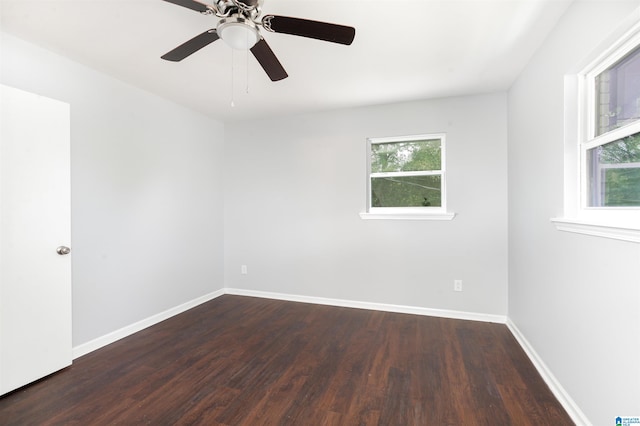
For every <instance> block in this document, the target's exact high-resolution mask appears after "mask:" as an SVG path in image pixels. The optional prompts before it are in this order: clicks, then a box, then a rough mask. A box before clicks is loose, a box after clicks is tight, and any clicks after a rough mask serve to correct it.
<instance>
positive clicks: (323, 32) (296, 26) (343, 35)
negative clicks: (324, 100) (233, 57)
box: [162, 0, 356, 81]
mask: <svg viewBox="0 0 640 426" xmlns="http://www.w3.org/2000/svg"><path fill="white" fill-rule="evenodd" d="M164 1H166V2H169V3H173V4H177V5H178V6H182V7H186V8H188V9H191V10H195V11H196V12H200V13H202V14H203V15H214V16H216V17H218V18H220V20H219V21H218V24H217V26H216V28H215V29H210V30H208V31H205V32H204V33H202V34H199V35H197V36H195V37H194V38H192V39H191V40H189V41H187V42H185V43H183V44H181V45H180V46H178V47H176V48H175V49H173V50H171V51H170V52H167V53H166V54H164V55H162V59H165V60H168V61H174V62H178V61H181V60H183V59H184V58H186V57H187V56H189V55H191V54H193V53H195V52H197V51H198V50H200V49H202V48H203V47H205V46H207V45H209V44H211V43H213V42H214V41H216V40H217V39H219V38H221V39H222V40H223V41H224V42H225V43H226V44H228V45H229V46H231V47H232V48H233V49H241V50H247V49H250V50H251V53H252V54H253V56H254V57H255V58H256V60H257V61H258V63H259V64H260V66H262V68H263V69H264V71H265V72H266V73H267V75H268V76H269V78H270V79H271V80H272V81H278V80H282V79H284V78H286V77H287V76H288V75H287V72H286V71H285V70H284V68H283V67H282V64H280V61H278V58H277V57H276V56H275V54H274V53H273V51H272V50H271V48H270V47H269V45H268V44H267V42H266V41H265V39H264V37H262V35H261V34H260V29H259V27H262V28H264V29H265V30H266V31H268V32H272V33H281V34H290V35H295V36H300V37H306V38H313V39H316V40H322V41H329V42H332V43H339V44H344V45H349V44H351V43H352V42H353V39H354V37H355V34H356V30H355V28H353V27H348V26H345V25H338V24H330V23H327V22H319V21H311V20H308V19H302V18H292V17H288V16H279V15H266V16H264V17H263V18H262V20H261V21H260V20H258V17H259V16H260V13H261V7H262V3H263V1H264V0H214V1H213V4H206V3H202V2H200V1H197V0H164Z"/></svg>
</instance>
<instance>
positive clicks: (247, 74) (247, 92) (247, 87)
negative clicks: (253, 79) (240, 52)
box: [245, 49, 250, 95]
mask: <svg viewBox="0 0 640 426" xmlns="http://www.w3.org/2000/svg"><path fill="white" fill-rule="evenodd" d="M246 52H247V57H246V58H245V63H246V64H247V65H246V66H247V72H246V74H245V75H246V78H247V81H246V87H245V90H246V94H247V95H248V94H249V52H250V50H249V49H247V50H246Z"/></svg>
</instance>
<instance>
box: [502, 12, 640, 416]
mask: <svg viewBox="0 0 640 426" xmlns="http://www.w3.org/2000/svg"><path fill="white" fill-rule="evenodd" d="M637 5H638V2H637V1H635V0H634V1H578V2H576V3H574V5H573V6H571V8H570V9H569V10H568V12H567V13H566V14H565V16H564V17H563V19H562V20H561V21H560V23H559V25H558V27H557V28H556V29H555V30H554V32H553V33H552V34H551V35H550V37H549V38H548V39H547V41H546V42H545V44H544V45H543V46H542V48H541V50H540V51H539V52H538V53H537V54H536V56H535V57H534V58H533V60H532V61H531V62H530V64H529V65H528V66H527V68H526V69H525V71H524V73H523V74H522V75H521V76H520V78H519V79H518V81H517V82H516V84H515V85H514V86H513V87H512V89H511V91H510V93H509V254H510V256H509V317H510V318H511V320H512V321H513V322H514V323H515V325H516V326H517V327H518V329H519V330H520V331H521V332H522V333H523V334H524V336H525V337H526V339H527V340H528V341H529V343H530V344H531V345H532V346H533V348H534V350H535V352H536V353H537V354H538V355H539V356H540V357H541V358H542V360H543V361H544V362H545V363H546V364H547V366H548V367H549V369H550V370H551V372H552V374H553V375H554V376H555V377H556V378H557V379H558V380H559V381H560V383H561V385H562V386H563V387H564V388H565V390H566V391H567V392H568V393H569V394H570V396H571V398H572V399H573V400H574V401H575V402H576V403H577V405H578V406H579V409H581V410H582V412H583V413H584V414H585V415H586V417H588V419H589V421H590V422H592V423H593V424H594V425H607V424H614V419H615V417H616V416H632V415H633V416H637V415H639V414H638V413H640V362H639V361H640V358H639V354H640V275H639V271H640V268H639V267H640V245H638V244H633V243H628V242H622V241H614V240H608V239H603V238H599V237H591V236H585V235H578V234H571V233H564V232H560V231H557V230H556V229H555V228H554V226H553V225H552V224H551V223H550V222H549V219H550V218H552V217H560V216H562V213H563V149H564V148H563V147H564V142H563V75H564V74H565V73H567V72H569V71H575V70H576V66H577V65H578V64H580V63H581V62H582V61H583V60H584V59H586V58H587V56H589V55H590V53H591V50H592V49H594V48H595V47H596V46H597V45H599V44H600V43H601V42H602V41H603V39H605V38H606V37H607V35H608V34H609V33H610V32H612V31H613V30H614V29H615V28H616V27H617V25H618V24H619V23H620V22H622V21H623V20H624V19H625V18H627V17H628V16H629V15H630V14H631V12H632V11H633V10H634V8H635V7H636V6H637Z"/></svg>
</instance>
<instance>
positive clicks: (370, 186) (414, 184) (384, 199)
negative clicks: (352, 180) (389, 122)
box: [363, 134, 453, 219]
mask: <svg viewBox="0 0 640 426" xmlns="http://www.w3.org/2000/svg"><path fill="white" fill-rule="evenodd" d="M445 188H446V172H445V135H444V134H425V135H415V136H402V137H390V138H369V139H367V204H368V206H367V213H368V214H370V215H396V216H397V215H400V216H402V215H405V216H403V217H400V218H406V217H407V216H406V215H422V216H432V217H431V218H436V219H452V218H453V215H452V214H447V213H446V191H445ZM363 217H364V216H363ZM366 218H371V217H366ZM396 218H397V217H396ZM425 218H426V217H425Z"/></svg>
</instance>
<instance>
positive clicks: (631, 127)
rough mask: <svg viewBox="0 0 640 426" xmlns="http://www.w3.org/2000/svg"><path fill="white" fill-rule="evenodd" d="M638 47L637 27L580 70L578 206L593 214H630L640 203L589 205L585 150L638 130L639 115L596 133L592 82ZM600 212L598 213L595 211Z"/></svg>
mask: <svg viewBox="0 0 640 426" xmlns="http://www.w3.org/2000/svg"><path fill="white" fill-rule="evenodd" d="M639 47H640V31H635V32H634V34H632V35H630V37H629V38H628V39H626V40H624V41H619V42H618V45H617V46H613V47H612V51H610V52H607V53H606V54H604V55H603V57H601V58H599V59H597V60H596V61H595V62H594V63H592V64H591V65H590V66H589V67H588V68H586V69H585V71H583V72H582V73H581V74H582V75H581V78H580V83H581V85H582V88H581V92H582V93H583V94H584V95H583V96H582V97H581V99H580V103H581V105H582V111H581V114H582V116H583V117H582V120H581V121H582V123H583V126H584V128H583V129H581V131H580V140H579V152H580V208H581V209H582V210H584V211H586V212H589V211H590V212H592V213H589V214H590V215H591V216H595V217H606V216H608V215H606V214H603V213H606V212H608V211H617V212H619V213H620V214H618V215H617V216H625V213H621V212H625V211H631V212H630V214H627V215H628V216H632V215H633V213H634V212H639V213H640V206H590V205H589V200H590V194H589V192H590V190H589V180H590V174H589V172H590V170H589V158H588V157H589V155H588V152H589V151H590V150H592V149H594V148H597V147H599V146H603V145H606V144H608V143H611V142H615V141H617V140H620V139H623V138H625V137H627V136H631V135H634V134H636V133H640V119H637V120H636V121H634V122H632V123H629V124H625V125H622V126H620V127H617V128H615V129H612V130H609V131H607V132H604V133H602V134H600V135H596V125H597V122H598V114H597V105H596V99H597V97H596V84H595V79H596V77H597V76H598V75H600V74H601V73H602V72H604V71H606V70H607V69H609V68H610V67H612V66H613V65H615V64H616V63H617V62H618V61H620V60H621V59H623V58H624V57H625V56H627V55H628V54H630V53H632V52H633V51H634V50H636V49H638V48H639ZM598 212H600V213H598Z"/></svg>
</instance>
